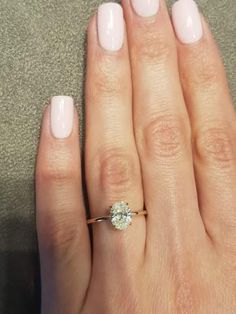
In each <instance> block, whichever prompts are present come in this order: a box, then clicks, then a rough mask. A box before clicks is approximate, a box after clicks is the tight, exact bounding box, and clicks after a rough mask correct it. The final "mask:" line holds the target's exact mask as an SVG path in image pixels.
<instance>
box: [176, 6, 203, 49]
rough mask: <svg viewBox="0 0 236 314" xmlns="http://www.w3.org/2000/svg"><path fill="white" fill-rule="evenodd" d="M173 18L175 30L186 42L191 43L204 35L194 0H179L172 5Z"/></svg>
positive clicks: (181, 39)
mask: <svg viewBox="0 0 236 314" xmlns="http://www.w3.org/2000/svg"><path fill="white" fill-rule="evenodd" d="M172 19H173V24H174V28H175V32H176V35H177V37H178V38H179V40H180V41H181V42H182V43H184V44H191V43H194V42H196V41H198V40H199V39H201V37H202V35H203V29H202V23H201V17H200V14H199V11H198V7H197V4H196V2H195V1H193V0H178V1H177V2H175V3H174V5H173V7H172Z"/></svg>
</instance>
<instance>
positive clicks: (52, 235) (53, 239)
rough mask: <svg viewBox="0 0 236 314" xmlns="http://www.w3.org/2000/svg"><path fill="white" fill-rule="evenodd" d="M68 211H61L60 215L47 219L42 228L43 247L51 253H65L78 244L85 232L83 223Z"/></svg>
mask: <svg viewBox="0 0 236 314" xmlns="http://www.w3.org/2000/svg"><path fill="white" fill-rule="evenodd" d="M78 220H79V219H78V218H77V217H75V215H74V214H73V215H71V214H69V213H68V210H63V211H62V210H61V212H60V214H57V215H54V216H53V217H52V215H51V216H49V217H47V221H46V222H45V223H44V226H43V227H41V230H40V231H41V232H40V238H41V245H42V246H43V248H44V249H45V250H49V252H51V253H60V252H65V250H68V249H69V248H72V247H73V246H74V245H75V243H78V241H79V239H80V238H81V234H82V231H83V228H82V223H81V222H80V221H78Z"/></svg>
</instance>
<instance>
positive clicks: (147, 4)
mask: <svg viewBox="0 0 236 314" xmlns="http://www.w3.org/2000/svg"><path fill="white" fill-rule="evenodd" d="M132 5H133V8H134V11H135V12H136V13H137V14H138V15H140V16H143V17H148V16H153V15H155V14H157V12H158V10H159V0H132Z"/></svg>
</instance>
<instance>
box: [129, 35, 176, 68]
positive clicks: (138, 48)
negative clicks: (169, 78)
mask: <svg viewBox="0 0 236 314" xmlns="http://www.w3.org/2000/svg"><path fill="white" fill-rule="evenodd" d="M135 43H136V44H135V45H134V46H133V48H131V49H133V54H132V55H133V56H134V57H135V56H139V58H138V57H136V58H137V60H136V61H137V62H140V55H141V56H142V58H143V60H144V61H145V62H146V61H147V62H148V63H150V64H151V65H152V64H156V63H157V62H166V61H168V60H169V59H170V58H171V57H172V56H173V53H174V52H175V49H174V46H173V44H172V43H171V42H168V40H167V39H166V38H165V37H164V35H163V34H161V33H160V32H158V31H157V30H151V31H150V29H149V30H148V29H147V30H146V29H143V30H142V35H141V36H139V33H137V35H136V38H135Z"/></svg>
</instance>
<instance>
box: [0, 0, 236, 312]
mask: <svg viewBox="0 0 236 314" xmlns="http://www.w3.org/2000/svg"><path fill="white" fill-rule="evenodd" d="M101 2H102V1H96V0H93V1H91V0H28V1H27V0H25V1H24V0H0V313H1V314H5V313H24V314H25V313H36V312H37V311H36V308H38V304H39V301H40V300H39V289H40V286H39V266H38V253H37V244H36V234H35V196H34V167H35V157H36V152H37V145H38V139H39V130H40V122H41V116H42V112H43V109H44V107H45V105H46V102H47V101H48V99H50V97H51V96H52V95H57V94H68V95H72V96H74V98H75V99H76V101H77V102H78V104H79V105H78V110H79V112H80V120H81V128H82V131H83V121H84V119H83V117H84V99H83V80H84V67H85V47H86V46H85V35H86V27H87V22H88V18H89V16H90V15H91V14H92V13H94V12H95V10H96V8H97V6H98V5H99V4H100V3H101ZM171 3H173V1H169V4H171ZM198 4H199V6H200V8H201V9H202V11H203V13H204V15H205V16H206V17H207V19H208V20H209V23H210V25H211V28H212V30H213V33H214V35H215V38H216V39H217V40H218V43H219V46H220V48H221V51H222V54H223V58H224V62H225V65H226V69H227V74H228V78H229V81H230V87H231V91H232V95H233V98H234V100H235V99H236V81H235V80H234V76H235V67H236V53H235V48H236V39H235V37H236V23H235V21H236V2H235V1H234V0H198ZM82 134H83V132H82Z"/></svg>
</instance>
